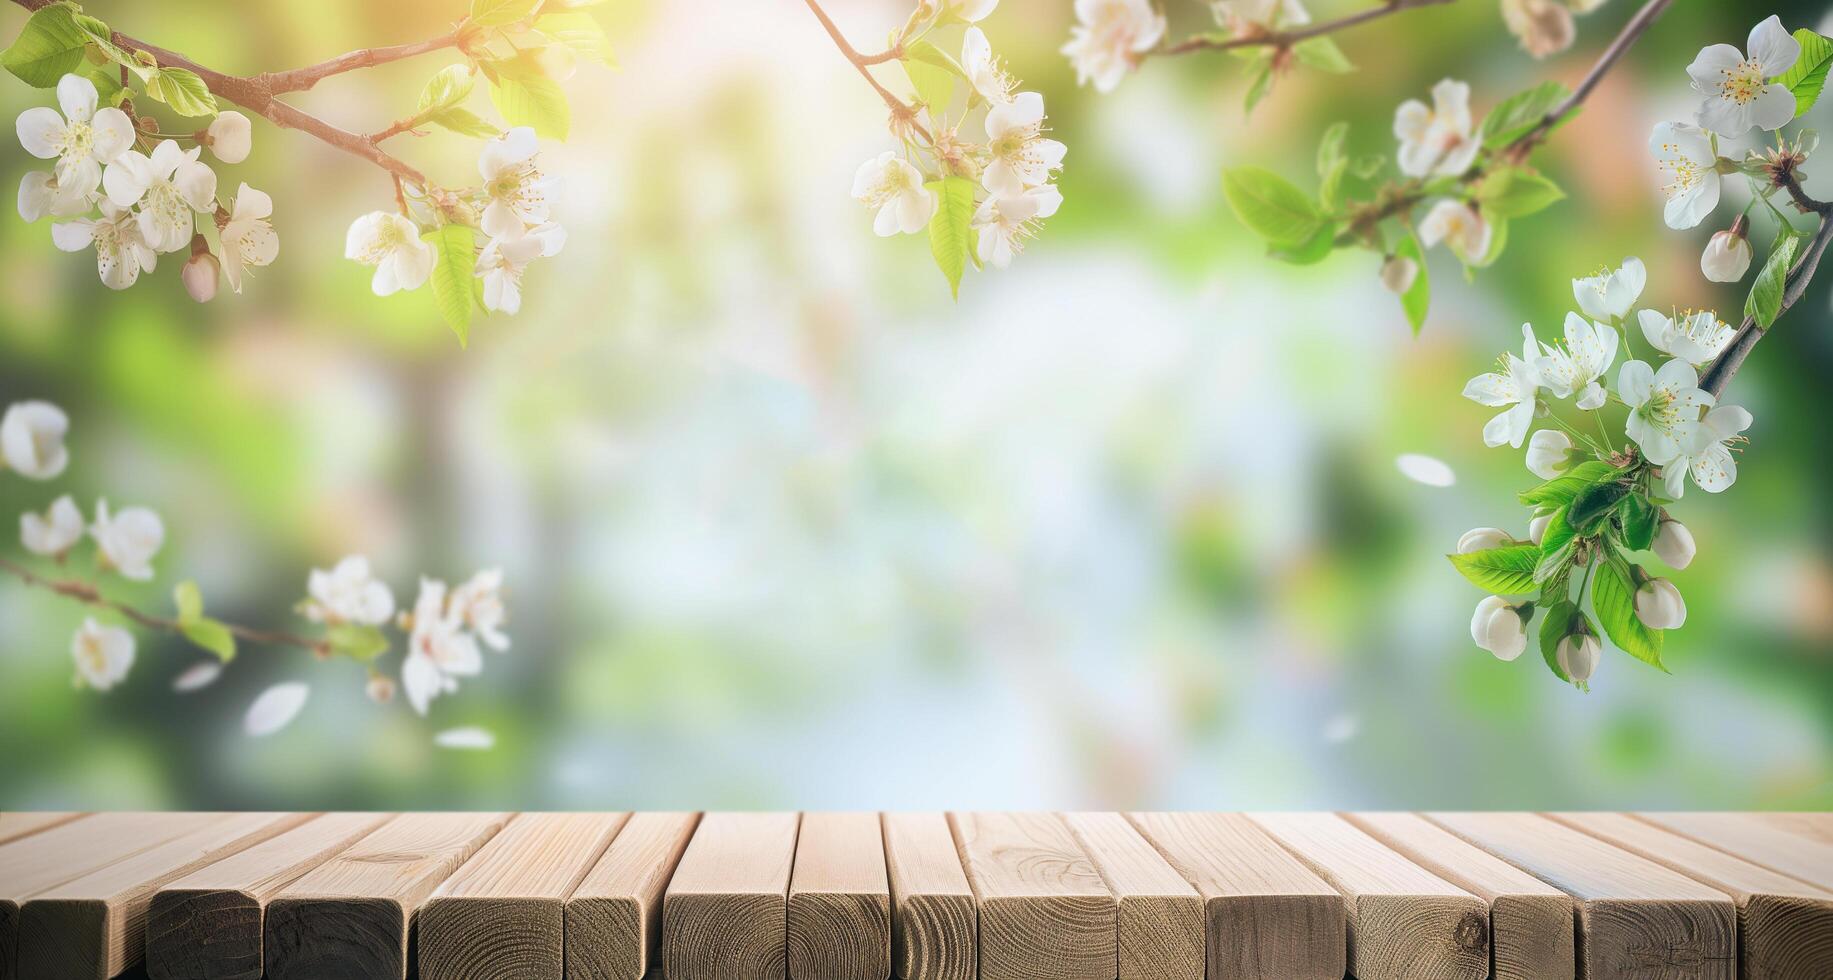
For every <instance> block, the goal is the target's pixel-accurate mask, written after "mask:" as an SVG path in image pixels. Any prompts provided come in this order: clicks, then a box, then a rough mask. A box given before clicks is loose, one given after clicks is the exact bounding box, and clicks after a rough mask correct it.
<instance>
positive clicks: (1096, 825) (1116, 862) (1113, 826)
mask: <svg viewBox="0 0 1833 980" xmlns="http://www.w3.org/2000/svg"><path fill="white" fill-rule="evenodd" d="M1063 821H1064V822H1065V823H1066V824H1068V825H1069V830H1070V833H1072V834H1074V835H1075V837H1076V842H1077V843H1078V844H1081V845H1082V850H1084V851H1086V852H1087V853H1088V857H1089V860H1091V861H1092V862H1094V865H1095V870H1096V871H1098V872H1100V874H1101V880H1102V881H1103V882H1104V883H1105V884H1106V885H1107V890H1108V892H1109V893H1110V894H1112V895H1113V896H1114V901H1115V906H1116V925H1117V935H1118V950H1119V956H1120V964H1119V967H1120V980H1202V977H1203V969H1204V941H1203V933H1204V929H1203V898H1202V896H1200V895H1198V894H1197V890H1196V889H1195V888H1192V887H1191V885H1190V883H1189V882H1187V881H1185V880H1184V878H1183V876H1182V875H1180V874H1178V873H1177V871H1176V869H1174V868H1172V867H1171V865H1169V864H1167V863H1165V859H1164V857H1163V856H1162V855H1160V854H1159V853H1158V851H1157V850H1156V849H1155V848H1153V846H1152V845H1151V844H1149V843H1147V841H1146V839H1145V838H1144V837H1141V836H1139V831H1137V830H1135V829H1134V828H1133V825H1132V824H1130V823H1128V822H1127V818H1125V817H1123V816H1121V815H1120V814H1118V813H1068V814H1064V815H1063Z"/></svg>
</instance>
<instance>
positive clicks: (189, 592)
mask: <svg viewBox="0 0 1833 980" xmlns="http://www.w3.org/2000/svg"><path fill="white" fill-rule="evenodd" d="M172 601H173V604H175V605H176V606H177V607H178V632H179V633H180V634H181V635H182V636H184V638H185V639H187V640H190V641H191V642H192V643H193V644H195V645H196V646H197V647H199V648H200V649H203V650H207V651H209V652H211V653H214V654H216V658H217V659H218V660H221V661H222V662H224V663H228V662H229V661H231V660H234V659H235V652H236V651H235V634H233V633H231V632H229V627H227V626H225V625H223V624H222V623H220V622H217V621H216V620H214V619H210V618H209V617H207V616H205V615H204V597H203V594H202V593H200V592H199V591H198V590H197V583H196V582H192V581H184V582H180V583H178V587H177V588H174V589H173V590H172Z"/></svg>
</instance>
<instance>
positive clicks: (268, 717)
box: [242, 681, 312, 738]
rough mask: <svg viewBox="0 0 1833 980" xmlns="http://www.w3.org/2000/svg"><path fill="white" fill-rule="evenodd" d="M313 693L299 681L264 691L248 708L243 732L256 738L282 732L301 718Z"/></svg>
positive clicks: (244, 717) (243, 720) (277, 685)
mask: <svg viewBox="0 0 1833 980" xmlns="http://www.w3.org/2000/svg"><path fill="white" fill-rule="evenodd" d="M311 693H312V689H311V688H310V687H308V686H306V685H305V684H302V683H299V682H298V681H288V682H286V683H284V684H275V685H274V686H273V687H270V688H268V689H267V690H265V691H262V692H261V696H260V697H257V698H255V701H254V703H253V704H251V705H249V706H248V713H247V714H246V715H244V716H243V718H242V730H243V731H244V732H246V733H247V734H249V735H250V736H253V737H255V738H263V737H265V736H268V735H272V734H274V733H275V732H278V731H280V730H281V729H283V728H285V727H286V726H288V725H290V724H292V723H293V719H294V718H297V717H298V716H299V712H300V709H302V708H304V707H305V704H306V698H308V697H309V696H311Z"/></svg>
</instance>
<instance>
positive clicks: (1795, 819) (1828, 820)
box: [1751, 812, 1833, 844]
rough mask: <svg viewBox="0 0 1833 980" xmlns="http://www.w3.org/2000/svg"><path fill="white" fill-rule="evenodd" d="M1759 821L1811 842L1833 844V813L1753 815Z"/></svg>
mask: <svg viewBox="0 0 1833 980" xmlns="http://www.w3.org/2000/svg"><path fill="white" fill-rule="evenodd" d="M1751 816H1753V817H1755V818H1756V819H1758V820H1761V821H1763V822H1764V823H1766V824H1769V825H1770V826H1772V827H1776V828H1777V829H1779V830H1785V831H1787V832H1789V833H1791V834H1795V835H1797V836H1800V837H1806V838H1807V839H1809V840H1815V841H1819V842H1821V843H1822V844H1833V813H1802V812H1778V813H1753V814H1751Z"/></svg>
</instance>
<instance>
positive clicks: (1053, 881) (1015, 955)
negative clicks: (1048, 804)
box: [949, 813, 1119, 980]
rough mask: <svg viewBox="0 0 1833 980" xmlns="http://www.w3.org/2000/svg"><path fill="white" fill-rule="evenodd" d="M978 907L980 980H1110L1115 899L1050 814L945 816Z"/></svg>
mask: <svg viewBox="0 0 1833 980" xmlns="http://www.w3.org/2000/svg"><path fill="white" fill-rule="evenodd" d="M949 821H950V824H951V825H952V826H953V828H954V831H955V840H956V841H957V842H959V844H960V849H961V858H962V863H963V866H964V867H965V869H966V871H967V880H968V884H969V886H971V887H972V888H973V890H974V900H975V902H976V904H977V905H978V906H979V910H980V980H1113V978H1114V976H1115V974H1116V972H1117V970H1118V962H1119V958H1118V954H1117V949H1116V946H1117V939H1118V930H1117V915H1116V906H1115V902H1114V896H1113V895H1112V894H1111V893H1109V892H1108V890H1107V885H1106V883H1104V882H1103V881H1102V880H1101V874H1100V872H1098V871H1096V870H1095V866H1094V864H1093V862H1091V861H1090V860H1089V859H1088V854H1087V853H1086V852H1085V851H1083V850H1082V846H1081V845H1080V844H1078V843H1076V839H1075V835H1074V834H1071V833H1070V832H1069V827H1068V825H1066V824H1064V823H1063V821H1062V820H1061V819H1060V818H1059V817H1058V816H1057V815H1056V814H1052V813H951V814H949Z"/></svg>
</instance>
